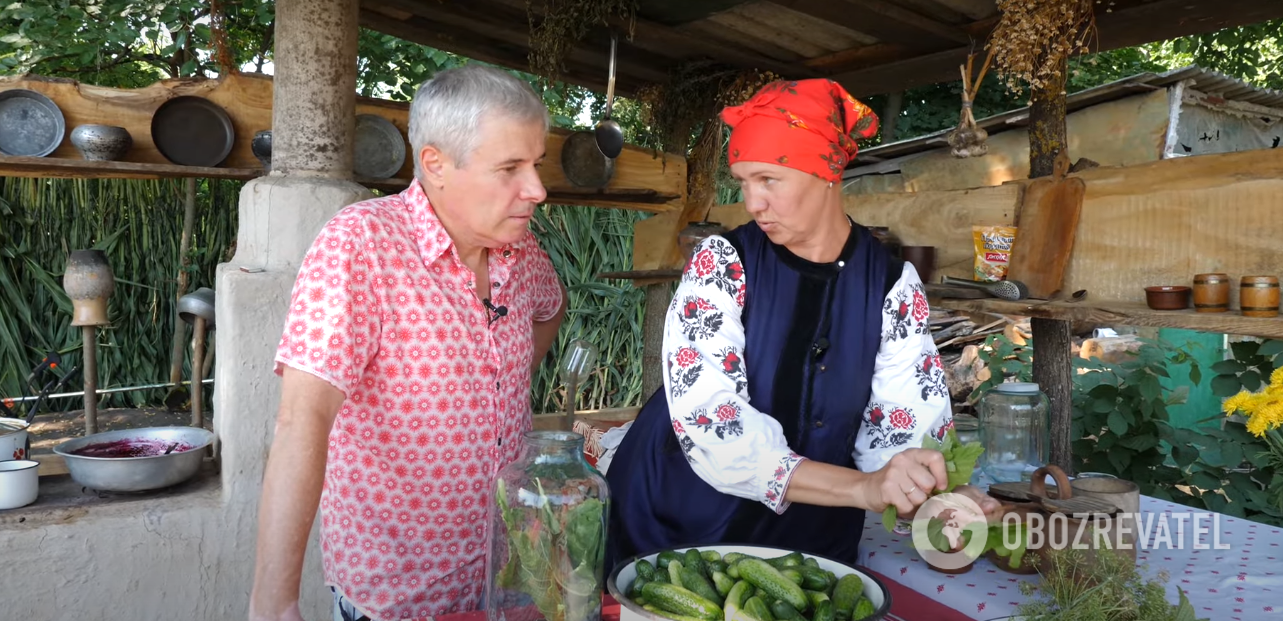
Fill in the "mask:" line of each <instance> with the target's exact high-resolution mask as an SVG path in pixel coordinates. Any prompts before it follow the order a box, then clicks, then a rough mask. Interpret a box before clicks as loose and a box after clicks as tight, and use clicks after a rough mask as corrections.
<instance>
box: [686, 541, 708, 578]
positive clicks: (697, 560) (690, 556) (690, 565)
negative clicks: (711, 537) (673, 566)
mask: <svg viewBox="0 0 1283 621" xmlns="http://www.w3.org/2000/svg"><path fill="white" fill-rule="evenodd" d="M682 565H683V566H684V567H686V568H687V569H691V570H694V571H695V572H696V573H698V574H699V575H701V576H704V577H705V578H707V577H708V566H707V565H705V564H704V557H703V556H701V555H700V553H699V550H696V549H694V548H691V549H690V550H687V551H686V554H685V555H684V556H683V557H682Z"/></svg>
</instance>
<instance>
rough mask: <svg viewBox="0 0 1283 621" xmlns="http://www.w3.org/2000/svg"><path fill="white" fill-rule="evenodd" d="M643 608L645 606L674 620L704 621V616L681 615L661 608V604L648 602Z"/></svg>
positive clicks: (649, 610)
mask: <svg viewBox="0 0 1283 621" xmlns="http://www.w3.org/2000/svg"><path fill="white" fill-rule="evenodd" d="M642 608H645V609H646V610H647V612H651V613H654V614H657V615H659V616H661V617H664V618H665V619H672V620H673V621H704V618H703V617H692V616H689V615H679V614H677V613H675V612H668V611H667V610H664V609H663V608H660V607H659V606H656V605H654V604H647V605H645V606H642Z"/></svg>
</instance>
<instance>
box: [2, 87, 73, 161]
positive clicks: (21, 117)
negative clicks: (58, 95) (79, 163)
mask: <svg viewBox="0 0 1283 621" xmlns="http://www.w3.org/2000/svg"><path fill="white" fill-rule="evenodd" d="M66 131H67V121H66V119H64V118H63V116H62V110H60V109H59V108H58V104H56V103H54V102H53V100H52V99H49V98H48V97H45V96H44V95H42V94H40V93H37V92H36V91H31V90H27V89H24V88H15V89H11V90H7V91H0V155H22V156H28V157H44V156H46V155H49V154H50V153H53V152H54V150H55V149H57V148H58V145H59V144H62V137H63V134H65V133H66Z"/></svg>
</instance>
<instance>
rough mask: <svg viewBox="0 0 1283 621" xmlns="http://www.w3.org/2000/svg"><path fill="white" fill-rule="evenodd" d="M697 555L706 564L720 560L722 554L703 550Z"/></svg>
mask: <svg viewBox="0 0 1283 621" xmlns="http://www.w3.org/2000/svg"><path fill="white" fill-rule="evenodd" d="M699 555H700V556H702V557H704V562H706V563H711V562H713V561H720V560H722V553H721V552H718V551H717V550H704V551H703V552H700V553H699Z"/></svg>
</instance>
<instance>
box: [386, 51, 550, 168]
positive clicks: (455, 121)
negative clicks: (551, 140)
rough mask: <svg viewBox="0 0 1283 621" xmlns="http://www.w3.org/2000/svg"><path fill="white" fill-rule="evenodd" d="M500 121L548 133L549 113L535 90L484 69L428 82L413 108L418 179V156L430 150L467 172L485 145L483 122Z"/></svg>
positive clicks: (461, 70)
mask: <svg viewBox="0 0 1283 621" xmlns="http://www.w3.org/2000/svg"><path fill="white" fill-rule="evenodd" d="M486 116H490V117H494V116H500V117H505V118H509V119H513V120H516V121H518V122H530V123H538V124H540V125H542V126H543V129H544V131H545V132H546V131H548V124H549V120H548V108H547V107H546V106H544V103H543V100H541V99H540V98H539V96H538V95H536V94H535V92H534V90H533V89H531V88H530V85H529V84H527V83H525V82H524V81H522V80H521V79H519V78H517V77H515V76H513V75H512V74H510V73H508V72H506V71H503V70H501V69H495V68H492V67H487V66H484V65H479V64H467V65H464V66H462V67H456V68H454V69H447V70H445V71H442V72H440V73H438V74H436V75H435V76H433V77H432V79H431V80H428V81H427V82H424V83H423V85H422V86H420V87H419V90H418V91H417V92H416V93H415V94H414V101H413V102H412V103H411V104H410V132H409V133H410V147H411V150H412V156H413V157H414V173H415V175H416V176H420V177H421V176H422V174H423V171H422V170H421V168H420V167H421V164H420V163H419V150H420V149H422V148H423V147H425V146H428V145H431V146H434V147H436V148H438V149H440V150H441V151H442V152H443V153H444V154H445V155H446V156H447V157H449V158H451V159H453V160H454V161H455V164H456V165H458V166H463V165H464V164H465V163H466V162H467V160H468V158H469V156H471V155H472V152H473V151H474V150H475V149H476V148H477V141H478V140H480V129H481V119H482V118H483V117H486Z"/></svg>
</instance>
